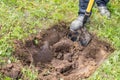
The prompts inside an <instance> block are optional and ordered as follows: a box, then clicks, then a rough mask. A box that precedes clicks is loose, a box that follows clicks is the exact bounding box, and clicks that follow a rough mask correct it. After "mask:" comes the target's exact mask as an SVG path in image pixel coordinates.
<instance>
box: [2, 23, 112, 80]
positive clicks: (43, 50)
mask: <svg viewBox="0 0 120 80" xmlns="http://www.w3.org/2000/svg"><path fill="white" fill-rule="evenodd" d="M68 34H69V29H68V27H67V25H66V24H65V23H63V22H61V23H60V24H57V25H54V26H53V27H51V28H49V29H48V30H44V31H42V32H40V33H38V34H37V35H36V36H32V37H30V38H28V39H26V40H25V41H20V40H16V41H15V51H14V53H13V56H15V57H17V58H18V59H19V60H20V62H21V64H22V66H26V65H27V66H29V65H30V64H33V65H34V66H35V67H36V68H37V69H38V71H39V76H38V80H78V79H80V78H87V77H89V76H90V75H91V74H93V73H94V71H95V70H96V69H97V68H98V67H99V66H100V64H101V63H102V62H103V61H104V60H105V59H106V58H107V57H108V56H109V55H110V54H111V53H112V52H113V51H114V50H113V48H112V47H111V46H110V44H108V43H107V42H105V41H101V40H99V39H98V38H97V37H96V36H95V35H93V38H92V40H91V42H90V43H89V44H88V46H86V47H83V46H81V45H80V44H79V43H78V42H73V41H71V40H70V39H69V38H68V36H67V35H68ZM0 71H1V72H2V73H3V74H5V75H7V76H10V77H12V78H18V77H20V76H21V72H20V68H19V66H18V65H14V64H11V65H10V66H8V67H5V68H2V69H0ZM46 71H47V72H49V73H47V72H46Z"/></svg>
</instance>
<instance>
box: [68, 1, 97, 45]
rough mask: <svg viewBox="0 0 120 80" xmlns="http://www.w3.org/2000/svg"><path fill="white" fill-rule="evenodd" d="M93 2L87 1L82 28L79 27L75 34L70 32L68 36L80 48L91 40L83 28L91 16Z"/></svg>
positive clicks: (90, 36)
mask: <svg viewBox="0 0 120 80" xmlns="http://www.w3.org/2000/svg"><path fill="white" fill-rule="evenodd" d="M94 2H95V0H89V3H88V6H87V9H86V12H85V16H84V22H83V27H81V28H80V29H79V30H77V31H76V32H71V33H70V34H69V35H68V36H69V37H70V38H71V40H72V41H78V42H80V44H81V45H82V46H87V45H88V44H89V43H90V41H91V40H92V35H91V34H90V33H89V32H88V31H87V29H86V27H84V25H85V23H86V21H87V19H88V18H89V16H90V14H91V10H92V7H93V4H94Z"/></svg>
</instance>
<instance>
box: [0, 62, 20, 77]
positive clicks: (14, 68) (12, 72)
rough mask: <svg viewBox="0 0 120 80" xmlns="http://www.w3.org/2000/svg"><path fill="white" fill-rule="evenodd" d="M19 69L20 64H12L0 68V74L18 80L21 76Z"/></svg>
mask: <svg viewBox="0 0 120 80" xmlns="http://www.w3.org/2000/svg"><path fill="white" fill-rule="evenodd" d="M21 67H22V66H21V65H20V64H17V63H12V64H8V65H6V66H3V67H1V68H0V72H1V73H2V74H3V75H6V76H8V77H11V78H13V79H19V78H20V77H21V76H22V73H21Z"/></svg>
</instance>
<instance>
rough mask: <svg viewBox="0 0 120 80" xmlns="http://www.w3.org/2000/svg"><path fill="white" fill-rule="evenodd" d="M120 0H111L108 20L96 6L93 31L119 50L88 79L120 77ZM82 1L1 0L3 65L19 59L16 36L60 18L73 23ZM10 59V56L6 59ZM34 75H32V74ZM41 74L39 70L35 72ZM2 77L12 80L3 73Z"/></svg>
mask: <svg viewBox="0 0 120 80" xmlns="http://www.w3.org/2000/svg"><path fill="white" fill-rule="evenodd" d="M119 4H120V0H111V1H110V3H109V4H108V7H109V9H110V11H111V13H112V18H111V19H110V20H107V19H106V18H105V17H102V16H101V15H100V14H99V13H98V9H97V8H96V7H94V8H93V14H92V16H91V24H87V27H88V28H89V30H90V31H92V32H96V33H97V35H98V36H99V37H100V38H101V39H106V40H107V41H109V42H110V43H111V44H112V45H114V47H115V48H116V51H115V52H114V53H113V54H112V55H111V56H110V58H109V59H107V60H106V61H105V62H104V64H103V65H102V66H101V67H100V68H99V69H98V70H97V71H96V72H95V73H94V74H93V75H92V76H91V77H90V78H89V79H88V80H120V77H119V75H120V67H119V65H120V50H119V49H120V8H119ZM77 11H78V0H64V1H63V0H1V1H0V64H7V63H9V62H15V61H16V59H15V58H13V57H12V56H11V54H12V52H13V51H14V49H13V46H14V45H13V42H14V40H15V39H18V40H20V39H23V38H26V37H27V36H29V35H30V34H36V33H37V32H39V31H40V29H41V28H47V27H49V25H51V24H54V23H57V22H58V21H61V20H62V21H66V22H71V21H72V20H74V19H75V18H76V17H77ZM5 58H7V59H5ZM23 72H24V74H26V75H25V76H24V78H29V80H34V79H35V75H34V71H33V73H31V74H29V75H28V74H27V72H30V71H29V69H28V70H27V71H24V69H23ZM32 74H33V75H34V76H31V75H32ZM35 74H36V75H37V73H35ZM0 78H1V80H10V78H8V77H3V76H2V75H0Z"/></svg>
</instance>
